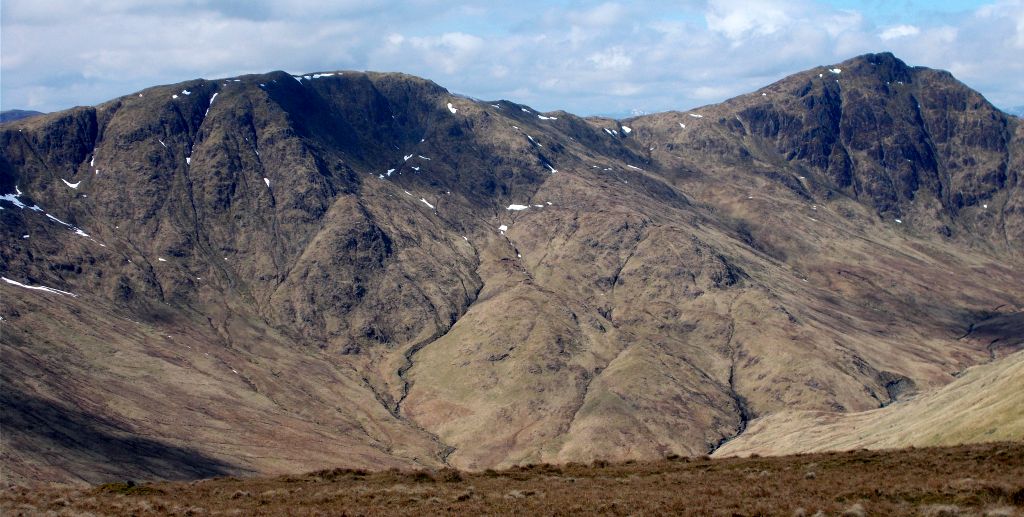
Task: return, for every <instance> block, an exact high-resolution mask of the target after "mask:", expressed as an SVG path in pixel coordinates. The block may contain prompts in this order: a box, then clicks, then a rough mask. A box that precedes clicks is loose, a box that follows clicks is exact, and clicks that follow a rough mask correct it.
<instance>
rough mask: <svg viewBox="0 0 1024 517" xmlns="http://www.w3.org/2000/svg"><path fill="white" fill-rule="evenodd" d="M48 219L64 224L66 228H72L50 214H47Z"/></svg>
mask: <svg viewBox="0 0 1024 517" xmlns="http://www.w3.org/2000/svg"><path fill="white" fill-rule="evenodd" d="M46 217H49V218H50V219H51V220H54V221H57V222H58V223H60V224H63V225H64V226H67V227H68V228H71V225H70V224H68V223H65V222H64V221H61V220H60V219H57V218H56V217H54V216H52V215H50V214H46Z"/></svg>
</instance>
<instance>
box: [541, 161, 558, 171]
mask: <svg viewBox="0 0 1024 517" xmlns="http://www.w3.org/2000/svg"><path fill="white" fill-rule="evenodd" d="M544 165H545V166H546V167H547V168H549V169H551V174H554V173H556V172H558V169H556V168H554V167H552V166H551V164H548V163H545V164H544Z"/></svg>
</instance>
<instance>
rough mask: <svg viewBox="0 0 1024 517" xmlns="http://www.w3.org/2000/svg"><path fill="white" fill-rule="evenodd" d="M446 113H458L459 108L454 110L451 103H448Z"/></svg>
mask: <svg viewBox="0 0 1024 517" xmlns="http://www.w3.org/2000/svg"><path fill="white" fill-rule="evenodd" d="M448 111H450V112H452V113H458V111H459V108H456V107H455V106H452V103H450V102H449V103H448Z"/></svg>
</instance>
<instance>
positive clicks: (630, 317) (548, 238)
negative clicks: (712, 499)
mask: <svg viewBox="0 0 1024 517" xmlns="http://www.w3.org/2000/svg"><path fill="white" fill-rule="evenodd" d="M835 69H838V70H839V72H832V71H831V70H835ZM328 74H330V75H328ZM315 75H316V76H317V77H315V78H314V74H307V75H306V76H299V77H296V76H291V75H289V74H286V73H283V72H272V73H269V74H262V75H253V76H243V77H240V78H231V79H220V80H216V81H205V80H194V81H186V82H183V83H178V84H176V85H167V86H158V87H153V88H148V89H146V90H143V91H141V92H136V93H134V94H131V95H128V96H125V97H121V98H118V99H114V100H112V101H109V102H107V103H103V104H101V105H99V106H97V107H83V108H75V109H73V110H68V111H65V112H60V113H56V114H50V115H46V116H43V117H38V118H33V119H29V120H26V121H22V122H19V123H13V124H10V125H5V126H4V127H3V128H2V129H0V149H2V154H0V192H5V193H10V194H6V195H5V197H4V200H5V201H6V202H5V203H3V204H2V206H0V207H2V208H3V209H4V210H3V211H0V220H2V221H3V223H2V224H0V228H3V231H4V233H3V240H4V242H5V244H7V245H6V246H4V247H3V250H2V251H0V265H2V268H0V269H2V271H3V273H4V276H5V277H7V278H10V279H11V280H13V281H15V282H19V283H20V284H22V285H31V286H38V285H43V286H47V287H51V288H54V289H59V290H61V291H67V292H71V293H75V295H76V296H75V297H71V296H62V295H60V294H57V293H52V292H40V291H26V290H24V288H23V287H21V286H18V285H15V284H10V283H5V284H3V285H0V289H2V290H3V292H4V293H5V294H4V296H3V300H2V301H0V316H2V317H3V318H4V321H3V322H0V325H2V326H3V339H2V342H3V346H4V354H5V357H9V358H11V360H10V361H9V363H10V364H8V365H7V366H5V368H4V369H3V371H2V372H0V373H2V374H3V381H4V382H3V389H2V390H0V393H2V394H3V395H4V396H5V397H6V398H9V399H10V400H11V401H22V400H33V399H38V400H41V401H42V402H40V403H49V404H54V403H56V402H57V401H60V403H61V404H60V405H58V406H57V407H58V408H64V409H56V410H54V412H53V413H52V414H53V415H54V418H53V419H50V420H46V421H44V422H42V423H40V424H39V425H37V426H35V427H32V426H29V425H26V426H25V427H19V428H17V429H13V430H12V433H13V434H14V435H15V436H16V437H17V440H18V443H19V445H20V447H19V448H17V450H15V449H12V448H9V447H5V449H4V451H3V455H4V461H5V464H11V465H17V468H16V469H15V474H16V475H17V476H21V477H27V478H32V477H36V478H43V477H51V478H61V479H85V480H89V481H96V480H104V479H110V477H109V476H111V475H113V473H114V472H118V471H123V472H129V473H133V475H139V476H155V477H162V475H161V473H160V472H161V471H160V470H159V469H157V468H155V467H153V462H152V460H151V459H150V457H151V456H153V455H157V456H159V454H155V453H153V452H149V451H152V450H153V449H152V448H146V447H141V448H136V449H131V450H132V451H137V452H132V453H130V454H126V455H125V456H123V457H122V459H120V460H117V461H115V462H109V461H107V462H105V461H104V460H102V459H99V458H96V457H94V456H89V455H87V454H85V453H84V451H83V449H82V447H80V446H75V445H72V444H69V443H67V441H66V440H63V439H58V438H59V435H58V434H57V430H60V429H66V428H68V424H66V423H61V422H66V420H63V421H62V420H61V419H60V418H62V417H60V415H62V414H65V413H66V412H67V411H69V409H68V407H81V408H88V411H86V412H85V413H84V414H83V415H84V416H82V417H79V418H77V420H74V421H75V422H79V423H77V424H75V425H78V426H83V425H86V424H85V423H81V421H83V419H84V422H94V421H99V422H103V424H102V426H100V427H99V428H100V429H101V430H103V432H102V433H98V434H94V435H92V436H95V438H94V439H95V440H96V441H98V442H99V443H107V441H109V440H110V439H111V438H109V436H124V437H139V438H145V439H149V440H153V441H154V442H156V443H161V444H165V445H174V446H179V445H181V446H184V445H188V446H189V447H191V448H194V450H193V451H191V452H183V453H182V454H180V455H177V456H174V455H173V454H172V455H171V456H172V457H179V458H182V461H180V462H179V463H178V464H176V465H177V466H175V468H173V469H171V468H169V467H168V469H167V470H166V472H172V473H176V474H173V475H177V476H183V477H189V476H194V475H196V474H189V472H192V473H195V472H210V471H215V472H219V473H230V472H240V473H244V472H260V473H282V472H287V471H295V470H309V469H311V468H317V467H318V466H320V465H323V466H324V467H325V468H326V466H335V465H337V464H346V465H351V466H357V467H367V466H377V467H382V466H412V465H425V466H433V465H443V464H450V465H453V466H457V467H460V468H469V469H484V468H490V467H500V466H509V465H513V464H520V463H536V462H565V461H589V460H591V459H595V458H600V459H639V458H657V457H663V456H665V455H667V454H686V455H693V454H703V453H706V452H709V451H712V450H714V449H716V448H717V447H718V446H719V445H721V444H722V443H724V442H725V441H727V440H729V439H730V438H732V437H734V436H736V435H737V434H739V433H740V432H742V431H743V430H744V429H745V428H746V425H747V422H748V421H749V420H751V419H753V418H756V417H759V416H763V415H766V414H772V413H775V412H777V411H779V410H781V409H785V408H794V407H795V408H801V409H812V410H833V411H840V412H846V411H859V410H865V409H870V408H872V407H878V406H879V405H885V404H888V403H890V402H892V401H894V400H898V399H899V398H900V397H903V396H906V395H907V394H909V393H913V392H915V391H917V390H923V389H930V388H935V387H938V386H941V385H944V384H946V383H948V382H950V381H951V380H952V378H953V376H952V375H951V374H952V372H953V371H958V370H960V369H962V368H965V367H967V366H969V365H972V364H976V363H979V362H982V361H985V360H989V359H990V358H992V357H1001V356H1003V355H1006V354H1008V353H1010V352H1012V351H1014V350H1016V349H1018V348H1019V347H1020V346H1021V343H1020V342H1019V339H1015V336H1014V334H1013V328H1014V327H1012V325H1011V326H1007V325H1002V324H999V323H998V322H999V321H1002V320H1001V319H1000V318H1003V319H1006V318H1009V319H1012V318H1014V317H1016V315H1017V314H1020V311H1021V310H1022V308H1024V299H1022V298H1021V296H1020V293H1021V292H1024V289H1021V287H1022V286H1024V278H1022V277H1021V273H1020V271H1021V268H1020V267H1019V264H1021V251H1022V248H1021V242H1024V241H1022V240H1021V239H1019V236H1020V234H1021V232H1022V231H1024V224H1022V221H1024V219H1022V218H1024V209H1022V208H1021V207H1022V206H1024V194H1022V191H1021V187H1020V182H1019V171H1020V170H1021V167H1020V160H1021V156H1022V155H1021V153H1020V152H1019V151H1017V150H1018V149H1020V147H1021V141H1022V138H1024V130H1022V128H1021V126H1020V124H1019V123H1017V122H1015V121H1013V120H1012V119H1008V118H1006V116H1005V115H1003V114H1001V112H999V111H998V110H996V109H995V108H994V107H992V106H991V104H988V103H987V101H985V100H984V98H983V97H981V96H980V95H978V94H977V93H976V92H972V91H970V90H969V89H966V87H964V86H963V85H962V84H960V83H959V82H957V81H955V79H953V78H952V76H949V75H948V74H946V73H940V72H934V71H929V70H927V69H920V68H910V67H907V66H906V65H905V64H903V63H902V62H901V61H899V60H898V59H896V58H895V57H893V56H892V55H891V54H879V55H867V56H861V57H858V58H854V59H852V60H848V61H845V62H843V63H840V64H838V65H831V66H828V67H818V68H815V69H812V70H809V71H807V72H803V73H800V74H796V75H794V76H790V77H789V78H786V79H782V80H780V81H778V82H776V83H774V84H773V85H769V86H768V87H766V88H764V89H762V90H758V91H756V92H753V93H751V94H748V95H746V96H740V97H737V98H736V99H732V100H730V101H726V102H725V103H721V104H718V105H712V106H707V107H704V108H699V109H696V110H690V111H688V112H668V113H661V114H654V115H647V116H642V117H636V118H630V119H625V120H621V121H618V120H611V119H606V118H600V117H588V118H581V117H576V116H574V115H571V114H568V113H565V112H549V113H539V112H536V111H534V110H532V109H530V108H528V107H526V106H523V105H519V104H515V103H512V102H508V101H496V102H483V101H476V100H472V99H468V98H466V97H461V96H457V95H454V94H451V93H449V92H448V91H447V90H445V89H443V88H441V87H440V86H437V85H436V84H434V83H431V82H429V81H426V80H423V79H418V78H413V77H411V76H406V75H403V74H379V73H356V72H340V73H332V72H324V73H318V74H315ZM303 77H305V78H303ZM893 79H896V81H893ZM836 81H844V82H845V83H843V82H836ZM886 82H889V83H894V82H903V83H905V84H903V85H895V86H894V85H892V84H889V85H885V83H886ZM919 83H920V84H919ZM844 84H845V86H844ZM186 92H187V93H186ZM869 92H870V93H871V95H875V96H876V99H875V100H876V102H874V103H871V102H868V100H866V99H867V98H866V97H865V95H866V94H867V93H869ZM762 94H763V95H762ZM918 101H920V102H918ZM918 103H919V104H920V105H921V106H923V108H915V105H916V104H918ZM876 105H879V106H883V107H884V109H876V108H877V106H876ZM684 126H685V127H684ZM865 135H867V136H865ZM844 156H845V157H844ZM893 157H896V158H893ZM901 160H902V162H901ZM908 160H909V161H908ZM953 191H956V192H957V193H958V194H952V192H953ZM18 205H21V207H19V206H18ZM32 207H40V211H36V210H34V209H33V208H32ZM990 207H991V208H990ZM47 214H49V215H50V216H51V217H50V218H47V217H46V215H47ZM53 218H56V219H59V220H60V222H56V221H55V220H54V219H53ZM77 232H81V233H77ZM82 234H85V235H84V236H83V235H82ZM25 235H28V236H29V237H28V238H25V237H23V236H25ZM950 292H956V293H958V294H959V296H958V297H956V298H950V297H949V296H948V295H947V293H950ZM57 297H59V298H57ZM51 302H52V303H51ZM54 322H61V323H60V324H55V323H54ZM90 322H92V323H90ZM993 322H995V323H993ZM979 330H980V331H979ZM182 344H184V345H185V348H182V346H181V345H182ZM7 363H8V361H5V364H7ZM58 372H59V373H58ZM139 376H141V377H139ZM58 378H60V379H68V381H61V382H57V381H56V379H58ZM32 379H40V380H39V381H35V380H32ZM133 379H136V380H133ZM154 392H155V393H161V394H162V396H161V397H155V396H154V395H153V393H154ZM338 401H344V403H343V404H340V405H339V404H337V402H338ZM68 404H70V406H68ZM37 405H38V404H37ZM22 407H34V406H32V405H26V404H23V403H20V402H19V403H18V404H13V403H12V404H11V405H8V404H7V403H6V399H5V404H4V408H5V412H8V411H10V412H11V413H10V414H5V416H4V419H5V421H22V420H24V421H30V420H29V417H28V416H27V410H24V411H23V410H21V409H18V408H22ZM156 408H160V412H161V413H162V414H165V415H170V419H167V420H165V419H163V418H162V417H160V418H154V417H155V416H156ZM252 422H259V425H253V424H252ZM211 424H212V425H211ZM75 425H71V426H70V428H71V429H73V428H74V427H75ZM88 426H89V427H92V428H96V425H95V424H88ZM185 428H187V429H191V430H192V431H191V432H192V433H198V434H192V435H189V439H185V436H186V434H185V433H186V431H185V430H184V429H185ZM40 429H44V430H45V429H50V430H51V431H50V432H49V434H47V433H46V432H43V433H41V432H40ZM197 430H198V431H197ZM285 430H287V432H286V431H285ZM227 435H230V436H241V437H244V438H243V439H240V440H238V441H225V440H224V437H225V436H227ZM286 435H287V437H286ZM55 436H57V438H55ZM327 442H330V443H331V444H332V445H331V446H330V447H329V448H327V450H325V451H324V453H323V455H322V456H318V455H314V454H311V453H310V452H309V448H310V447H314V446H313V445H312V444H324V443H327ZM247 443H252V444H257V447H255V448H254V447H253V446H249V445H246V444H247ZM321 446H322V445H316V446H315V447H321ZM52 448H57V449H58V450H62V451H64V456H65V458H68V459H64V460H59V461H58V460H55V459H54V456H53V455H52V454H50V453H47V452H45V451H47V450H50V449H52ZM88 449H89V446H86V447H85V450H88ZM264 449H266V450H275V449H276V450H278V451H279V452H278V453H277V455H275V456H273V457H271V456H267V455H266V454H258V453H257V451H262V450H264ZM168 454H170V453H168ZM187 458H197V459H196V460H195V461H193V460H187V461H185V460H186V459H187ZM71 460H73V461H78V463H77V464H69V463H68V461H71ZM40 469H45V472H47V474H46V475H43V474H39V472H42V471H43V470H40ZM118 469H120V470H118ZM203 469H206V470H203ZM33 472H35V473H34V474H33ZM83 472H84V473H85V474H83ZM164 476H169V474H164Z"/></svg>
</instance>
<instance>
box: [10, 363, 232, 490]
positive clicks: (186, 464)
mask: <svg viewBox="0 0 1024 517" xmlns="http://www.w3.org/2000/svg"><path fill="white" fill-rule="evenodd" d="M5 381H6V380H5ZM3 384H4V385H3V386H2V387H0V408H2V409H0V421H2V422H3V425H2V428H3V443H2V447H0V457H2V458H3V463H4V464H5V466H4V471H5V472H4V477H7V478H11V477H22V478H27V479H34V478H35V479H38V478H40V476H35V475H32V474H33V473H32V472H20V471H21V470H25V469H26V467H25V466H26V465H49V466H51V467H52V468H53V470H56V471H64V472H62V474H64V475H53V473H50V475H44V476H43V477H45V478H48V479H56V478H66V479H79V480H81V481H85V482H88V483H101V482H108V481H123V480H127V479H137V480H147V479H177V480H190V479H199V478H208V477H212V476H222V475H227V474H237V473H239V472H240V471H241V470H242V469H239V468H237V467H233V466H232V465H230V464H227V463H224V462H222V461H220V460H217V459H214V458H211V457H209V456H205V455H203V454H202V453H200V452H198V451H196V450H194V449H190V448H187V447H178V446H173V445H169V444H166V443H162V442H160V441H157V440H153V439H150V438H142V437H138V436H132V435H131V432H132V431H131V430H128V429H122V428H120V426H119V425H118V424H117V423H114V422H110V421H108V420H106V419H104V418H102V417H99V416H96V415H93V414H89V413H87V412H85V411H82V410H80V409H77V408H72V407H69V406H67V405H65V404H61V403H58V402H54V401H51V400H46V399H43V398H39V397H36V396H34V395H30V394H26V393H23V392H21V391H19V390H17V388H15V387H13V386H11V384H10V383H9V382H4V383H3ZM44 458H45V459H44ZM26 460H28V461H26ZM27 468H31V467H27ZM12 475H13V476H12Z"/></svg>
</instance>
